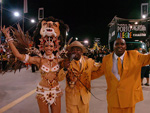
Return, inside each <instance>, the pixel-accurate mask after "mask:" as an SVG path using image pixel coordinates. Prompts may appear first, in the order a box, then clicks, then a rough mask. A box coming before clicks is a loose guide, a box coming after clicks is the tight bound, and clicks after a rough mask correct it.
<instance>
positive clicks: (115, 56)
mask: <svg viewBox="0 0 150 113" xmlns="http://www.w3.org/2000/svg"><path fill="white" fill-rule="evenodd" d="M124 55H125V52H124V53H123V55H122V56H120V59H121V60H122V61H123V58H124ZM118 57H119V56H117V55H116V54H115V53H114V58H115V59H116V60H117V59H118Z"/></svg>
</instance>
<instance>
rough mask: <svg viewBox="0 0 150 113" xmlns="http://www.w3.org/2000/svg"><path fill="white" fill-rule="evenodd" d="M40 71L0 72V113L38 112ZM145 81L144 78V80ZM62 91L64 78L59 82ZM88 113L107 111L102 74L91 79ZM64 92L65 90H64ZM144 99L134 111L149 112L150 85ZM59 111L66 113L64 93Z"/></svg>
mask: <svg viewBox="0 0 150 113" xmlns="http://www.w3.org/2000/svg"><path fill="white" fill-rule="evenodd" d="M39 81H40V73H39V72H35V73H32V72H31V69H28V70H26V69H25V68H23V69H22V70H21V72H16V73H15V74H14V73H13V72H7V73H6V74H4V75H2V74H0V113H39V108H38V105H37V101H36V98H35V96H36V94H35V89H36V86H37V84H38V82H39ZM144 81H145V80H144ZM60 84H61V88H62V90H63V92H64V89H65V80H64V81H62V82H60ZM91 84H92V93H93V94H94V95H95V96H96V98H98V99H96V98H95V97H94V96H91V100H90V113H107V101H106V88H107V86H106V81H105V77H104V76H102V77H101V78H98V79H96V80H93V81H92V83H91ZM64 93H65V92H64ZM143 93H144V101H142V102H140V103H138V104H137V105H136V111H135V113H150V86H143ZM61 105H62V106H61V113H66V110H65V108H66V106H65V94H63V96H62V103H61Z"/></svg>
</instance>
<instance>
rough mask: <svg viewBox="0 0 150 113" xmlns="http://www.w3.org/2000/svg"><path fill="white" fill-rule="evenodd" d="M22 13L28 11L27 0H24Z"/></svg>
mask: <svg viewBox="0 0 150 113" xmlns="http://www.w3.org/2000/svg"><path fill="white" fill-rule="evenodd" d="M24 13H28V0H24Z"/></svg>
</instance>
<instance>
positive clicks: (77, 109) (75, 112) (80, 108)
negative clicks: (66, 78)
mask: <svg viewBox="0 0 150 113" xmlns="http://www.w3.org/2000/svg"><path fill="white" fill-rule="evenodd" d="M66 111H67V113H89V103H88V104H83V102H82V100H81V99H80V101H79V103H78V105H71V104H68V103H66Z"/></svg>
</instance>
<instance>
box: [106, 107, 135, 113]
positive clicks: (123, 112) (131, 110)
mask: <svg viewBox="0 0 150 113" xmlns="http://www.w3.org/2000/svg"><path fill="white" fill-rule="evenodd" d="M108 113H135V106H134V107H128V108H118V107H109V106H108Z"/></svg>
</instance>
